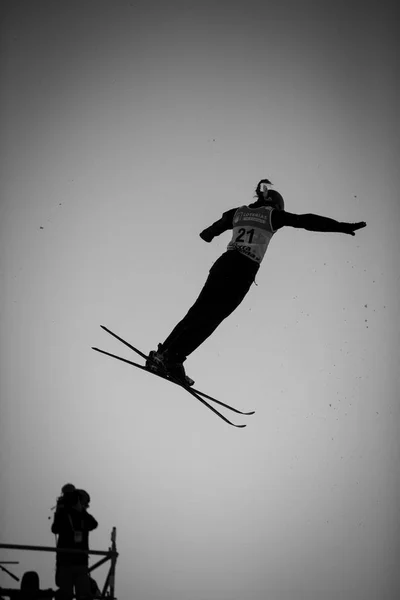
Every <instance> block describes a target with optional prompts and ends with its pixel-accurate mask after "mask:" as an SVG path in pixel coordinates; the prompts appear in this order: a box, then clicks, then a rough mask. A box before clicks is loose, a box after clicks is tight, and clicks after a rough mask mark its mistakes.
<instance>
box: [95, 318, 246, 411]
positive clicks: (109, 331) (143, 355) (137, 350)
mask: <svg viewBox="0 0 400 600" xmlns="http://www.w3.org/2000/svg"><path fill="white" fill-rule="evenodd" d="M100 327H101V328H102V329H104V331H106V332H107V333H109V334H110V335H112V336H113V337H115V338H116V339H117V340H119V341H120V342H122V343H123V344H125V346H127V347H128V348H130V349H131V350H133V351H134V352H136V353H137V354H139V356H141V357H142V358H144V360H147V359H148V356H147V354H144V352H142V351H141V350H139V349H138V348H135V346H132V344H130V343H129V342H127V341H126V340H124V339H123V338H121V337H120V336H119V335H117V334H116V333H114V332H113V331H111V329H108V327H105V325H100ZM144 368H146V367H144ZM146 370H148V369H146ZM160 377H162V376H160ZM163 379H167V377H164V378H163ZM174 383H175V382H174ZM179 385H181V386H182V387H184V388H185V389H186V387H188V386H184V385H183V384H182V383H179ZM190 390H191V391H193V392H195V393H196V394H199V395H200V396H204V398H207V400H211V402H215V403H216V404H219V405H220V406H224V407H225V408H228V409H229V410H232V411H233V412H235V413H237V414H239V415H254V413H255V411H254V410H252V411H250V412H244V411H242V410H239V409H237V408H234V407H233V406H230V405H229V404H225V403H224V402H221V401H220V400H217V399H216V398H213V397H212V396H209V395H208V394H205V393H204V392H201V391H200V390H196V389H195V388H193V387H190Z"/></svg>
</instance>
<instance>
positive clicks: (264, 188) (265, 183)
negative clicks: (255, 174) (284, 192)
mask: <svg viewBox="0 0 400 600" xmlns="http://www.w3.org/2000/svg"><path fill="white" fill-rule="evenodd" d="M272 185H273V184H272V183H271V182H270V181H269V180H268V179H266V180H265V181H263V182H262V183H260V192H268V190H269V189H270V186H272Z"/></svg>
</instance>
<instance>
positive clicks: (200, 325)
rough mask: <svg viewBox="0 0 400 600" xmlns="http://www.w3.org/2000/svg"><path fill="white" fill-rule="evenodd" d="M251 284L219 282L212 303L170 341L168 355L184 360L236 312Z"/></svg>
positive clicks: (233, 281) (208, 303) (205, 304)
mask: <svg viewBox="0 0 400 600" xmlns="http://www.w3.org/2000/svg"><path fill="white" fill-rule="evenodd" d="M252 283H253V280H249V279H248V278H246V279H244V280H240V279H239V278H238V277H235V278H234V279H231V280H230V279H229V278H227V279H225V280H223V281H219V282H218V284H219V285H215V287H214V289H213V290H212V292H213V293H212V300H213V301H212V302H207V303H204V305H203V307H202V308H203V310H202V313H201V314H198V315H197V319H196V321H195V322H193V324H192V326H191V327H188V328H187V329H185V330H182V331H181V332H180V335H179V337H177V338H175V340H172V341H171V343H170V345H169V347H168V351H169V353H171V354H175V355H176V356H177V357H178V360H181V361H184V360H186V358H187V357H188V356H189V355H190V354H191V353H192V352H194V351H195V350H196V349H197V348H198V347H199V346H201V344H202V343H203V342H204V341H205V340H206V339H207V338H209V337H210V335H211V334H212V333H213V332H214V331H215V330H216V329H217V327H218V326H219V325H220V324H221V323H222V321H224V319H226V318H227V317H228V316H229V315H230V314H232V313H233V311H234V310H236V308H237V307H238V306H239V305H240V304H241V302H242V301H243V299H244V298H245V296H246V294H247V292H248V291H249V289H250V287H251V284H252ZM221 284H222V285H221Z"/></svg>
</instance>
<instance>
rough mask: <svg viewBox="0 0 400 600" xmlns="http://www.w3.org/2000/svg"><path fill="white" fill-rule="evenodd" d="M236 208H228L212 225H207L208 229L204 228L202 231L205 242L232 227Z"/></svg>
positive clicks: (201, 234) (201, 235)
mask: <svg viewBox="0 0 400 600" xmlns="http://www.w3.org/2000/svg"><path fill="white" fill-rule="evenodd" d="M236 210H237V209H236V208H231V210H227V211H226V212H224V214H223V215H222V217H221V218H220V219H219V220H218V221H215V223H213V224H212V225H210V227H207V229H203V231H202V232H201V233H200V237H201V239H202V240H204V241H205V242H211V241H212V239H213V238H214V237H215V236H216V235H221V233H224V231H228V229H232V227H233V216H234V214H235V212H236Z"/></svg>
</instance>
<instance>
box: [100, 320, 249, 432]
mask: <svg viewBox="0 0 400 600" xmlns="http://www.w3.org/2000/svg"><path fill="white" fill-rule="evenodd" d="M101 328H102V329H104V331H106V332H107V333H109V334H110V335H112V336H113V337H115V338H116V339H117V340H119V341H120V342H122V343H123V344H125V345H126V346H127V347H128V348H130V349H131V350H133V351H134V352H136V353H137V354H139V356H141V357H142V358H144V359H145V360H147V358H148V357H147V355H146V354H144V353H143V352H141V351H140V350H139V349H138V348H135V347H134V346H132V344H130V343H129V342H127V341H126V340H124V339H123V338H121V337H120V336H118V335H117V334H116V333H114V332H113V331H111V330H110V329H108V328H107V327H105V326H104V325H101ZM92 349H93V350H95V351H96V352H100V353H102V354H105V355H107V356H110V357H112V358H115V359H116V360H119V361H121V362H124V363H127V364H129V365H132V366H134V367H136V368H138V369H141V370H142V371H147V373H150V374H151V375H156V376H157V377H160V378H161V379H166V380H167V381H169V382H170V383H174V384H175V385H178V386H179V387H182V388H183V389H184V390H186V391H187V392H188V393H189V394H191V395H192V396H193V397H194V398H196V399H197V400H199V402H201V403H202V404H204V405H205V406H207V408H209V409H210V410H211V411H212V412H213V413H215V414H216V415H217V416H218V417H219V418H220V419H222V420H223V421H225V422H226V423H228V424H229V425H232V426H233V427H239V428H243V427H246V425H237V424H236V423H233V422H232V421H230V420H229V419H227V418H226V417H225V416H224V415H222V414H221V413H220V412H219V411H218V410H216V409H215V408H214V407H213V406H211V405H210V404H209V403H208V402H206V401H205V400H204V398H207V399H208V400H210V401H212V402H215V403H216V404H219V405H220V406H223V407H225V408H227V409H229V410H232V411H233V412H236V413H238V414H242V415H252V414H254V412H255V411H251V412H243V411H240V410H238V409H236V408H234V407H233V406H230V405H229V404H225V403H224V402H221V401H220V400H217V399H216V398H213V397H212V396H209V395H208V394H204V393H203V392H200V391H199V390H195V389H193V388H191V387H189V386H185V385H184V384H183V383H181V382H180V381H178V380H176V379H174V378H172V377H166V376H163V375H160V374H159V373H153V372H152V371H150V370H149V369H148V368H147V367H146V366H144V365H140V364H139V363H136V362H134V361H131V360H128V359H126V358H122V357H121V356H118V355H116V354H112V353H111V352H107V351H105V350H102V349H100V348H97V347H94V346H92ZM202 396H204V398H203V397H202Z"/></svg>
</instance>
